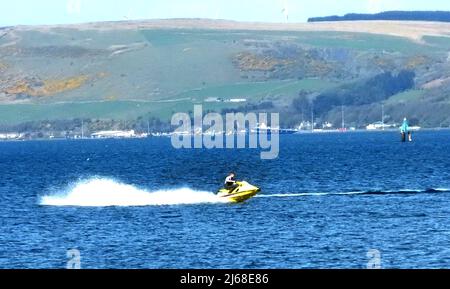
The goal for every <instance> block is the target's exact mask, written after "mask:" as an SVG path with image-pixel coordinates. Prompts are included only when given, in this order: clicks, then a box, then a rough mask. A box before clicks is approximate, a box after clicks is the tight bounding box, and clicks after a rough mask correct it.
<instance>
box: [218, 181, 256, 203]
mask: <svg viewBox="0 0 450 289" xmlns="http://www.w3.org/2000/svg"><path fill="white" fill-rule="evenodd" d="M236 184H237V185H238V187H236V188H235V189H234V190H232V191H230V190H227V189H221V190H220V191H219V192H218V193H217V196H219V197H221V198H225V199H227V200H229V201H230V202H231V203H241V202H245V201H246V200H248V199H250V198H252V197H254V196H255V195H256V194H258V193H259V192H260V191H261V189H260V188H258V187H255V186H252V185H250V184H249V183H247V182H236Z"/></svg>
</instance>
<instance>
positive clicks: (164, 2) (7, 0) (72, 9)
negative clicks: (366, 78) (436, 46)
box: [0, 0, 450, 26]
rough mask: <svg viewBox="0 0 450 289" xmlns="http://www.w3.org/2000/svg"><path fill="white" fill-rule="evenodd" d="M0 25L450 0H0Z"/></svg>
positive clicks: (359, 8) (293, 16)
mask: <svg viewBox="0 0 450 289" xmlns="http://www.w3.org/2000/svg"><path fill="white" fill-rule="evenodd" d="M0 7H1V8H0V26H8V25H18V24H23V25H36V24H66V23H82V22H91V21H110V20H127V19H130V20H131V19H155V18H156V19H157V18H220V19H231V20H238V21H263V22H285V21H286V15H284V13H285V12H283V8H284V7H286V8H287V9H286V10H284V11H287V13H288V15H289V22H304V21H306V19H307V18H308V17H312V16H325V15H342V14H345V13H349V12H361V13H366V12H380V11H386V10H447V11H450V1H448V0H427V1H424V0H39V1H38V0H36V1H31V0H12V1H11V0H0Z"/></svg>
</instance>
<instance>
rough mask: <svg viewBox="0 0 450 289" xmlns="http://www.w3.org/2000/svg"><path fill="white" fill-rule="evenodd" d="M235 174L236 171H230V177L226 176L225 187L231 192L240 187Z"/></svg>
mask: <svg viewBox="0 0 450 289" xmlns="http://www.w3.org/2000/svg"><path fill="white" fill-rule="evenodd" d="M235 176H236V174H235V173H229V174H228V177H226V179H225V189H227V190H229V191H230V192H232V191H233V190H234V189H236V188H237V187H239V185H238V184H237V183H236V179H235Z"/></svg>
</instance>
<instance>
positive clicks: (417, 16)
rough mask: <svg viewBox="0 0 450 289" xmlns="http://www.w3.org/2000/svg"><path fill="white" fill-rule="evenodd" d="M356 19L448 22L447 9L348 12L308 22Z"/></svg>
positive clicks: (449, 15)
mask: <svg viewBox="0 0 450 289" xmlns="http://www.w3.org/2000/svg"><path fill="white" fill-rule="evenodd" d="M358 20H403V21H438V22H450V12H448V11H388V12H381V13H376V14H356V13H350V14H346V15H344V16H325V17H313V18H309V19H308V22H323V21H358Z"/></svg>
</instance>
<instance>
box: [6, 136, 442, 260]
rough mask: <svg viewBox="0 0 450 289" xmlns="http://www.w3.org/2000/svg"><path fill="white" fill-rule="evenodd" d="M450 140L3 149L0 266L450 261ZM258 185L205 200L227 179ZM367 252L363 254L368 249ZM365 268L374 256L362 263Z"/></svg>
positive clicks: (117, 143) (164, 142) (103, 143)
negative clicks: (233, 197) (268, 148)
mask: <svg viewBox="0 0 450 289" xmlns="http://www.w3.org/2000/svg"><path fill="white" fill-rule="evenodd" d="M449 168H450V132H448V131H441V132H419V133H417V134H416V135H415V142H413V143H407V144H403V143H400V142H399V137H398V135H397V134H396V133H389V132H386V133H348V134H324V135H321V134H317V135H311V134H305V135H289V136H282V137H281V144H280V157H279V158H278V159H277V160H272V161H267V160H260V152H259V151H258V150H175V149H173V148H172V147H171V145H170V139H165V138H161V139H145V140H83V141H51V142H3V143H0V228H1V233H0V268H65V267H66V264H67V262H68V258H67V255H66V254H67V250H69V249H78V250H79V251H80V253H81V266H82V268H365V267H366V266H367V263H368V262H370V261H371V256H373V255H371V254H369V256H368V252H369V250H378V252H379V253H380V254H381V266H382V267H384V268H423V267H426V268H429V267H430V268H449V267H450V246H449V244H450V218H449V216H450V201H449V199H450V172H449ZM230 170H232V171H236V172H237V173H238V178H241V179H245V180H247V181H249V182H250V183H253V184H255V185H257V186H259V187H261V188H262V192H261V194H260V195H259V196H258V197H256V198H253V199H251V200H250V201H248V202H247V203H244V204H234V205H233V204H226V203H223V202H222V201H221V200H220V199H219V198H217V197H216V196H215V195H214V192H215V191H217V189H218V188H219V186H220V185H221V183H222V182H223V178H224V177H225V175H226V174H227V173H228V172H229V171H230ZM372 252H373V251H372ZM372 261H373V260H372Z"/></svg>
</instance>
